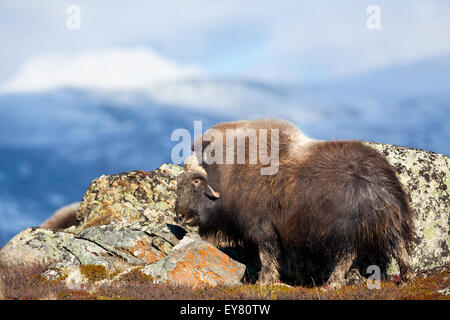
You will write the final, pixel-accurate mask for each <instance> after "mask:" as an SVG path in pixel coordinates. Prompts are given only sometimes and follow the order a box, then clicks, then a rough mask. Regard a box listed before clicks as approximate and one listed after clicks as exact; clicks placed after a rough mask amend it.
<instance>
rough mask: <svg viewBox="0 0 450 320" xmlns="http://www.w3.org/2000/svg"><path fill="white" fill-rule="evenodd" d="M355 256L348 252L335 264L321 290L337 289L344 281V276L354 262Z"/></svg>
mask: <svg viewBox="0 0 450 320" xmlns="http://www.w3.org/2000/svg"><path fill="white" fill-rule="evenodd" d="M355 257H356V254H355V253H354V252H348V253H346V254H345V255H344V256H342V258H340V259H339V261H338V262H337V263H336V266H335V267H334V270H333V272H332V273H331V276H330V278H328V280H327V282H326V283H325V285H324V286H323V289H339V288H340V287H341V286H342V285H343V284H344V280H345V275H346V274H347V272H348V271H349V270H350V267H351V266H352V264H353V261H355Z"/></svg>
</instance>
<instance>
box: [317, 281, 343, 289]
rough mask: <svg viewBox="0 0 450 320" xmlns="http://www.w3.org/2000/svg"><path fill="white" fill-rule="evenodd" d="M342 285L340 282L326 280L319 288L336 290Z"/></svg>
mask: <svg viewBox="0 0 450 320" xmlns="http://www.w3.org/2000/svg"><path fill="white" fill-rule="evenodd" d="M341 287H342V283H340V282H337V281H334V282H327V283H325V284H324V285H323V286H322V288H320V290H321V291H329V290H338V289H340V288H341Z"/></svg>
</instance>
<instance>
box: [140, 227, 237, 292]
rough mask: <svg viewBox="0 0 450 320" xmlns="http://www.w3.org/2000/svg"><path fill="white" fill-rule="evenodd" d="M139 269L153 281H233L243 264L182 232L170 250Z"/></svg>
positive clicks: (177, 282)
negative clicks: (169, 252)
mask: <svg viewBox="0 0 450 320" xmlns="http://www.w3.org/2000/svg"><path fill="white" fill-rule="evenodd" d="M141 272H143V273H144V274H146V275H148V276H151V277H152V278H153V279H154V281H155V282H157V283H159V282H164V283H171V284H187V285H189V286H192V287H196V286H198V285H204V284H206V285H211V286H215V285H218V284H222V285H236V284H238V283H239V281H240V280H241V279H242V276H243V275H244V272H245V265H243V264H241V263H239V262H237V261H235V260H233V259H230V258H229V257H228V256H227V255H226V254H224V253H223V252H222V251H220V250H219V249H217V248H216V247H214V246H213V245H211V244H210V243H208V242H206V241H203V240H201V239H200V237H199V236H198V235H196V234H194V235H190V236H185V237H184V238H183V240H181V241H180V243H178V244H177V245H176V246H175V247H174V248H173V250H172V252H171V254H170V255H168V256H167V257H165V258H164V259H161V260H159V261H158V262H156V263H153V264H149V265H147V266H145V267H144V268H142V269H141Z"/></svg>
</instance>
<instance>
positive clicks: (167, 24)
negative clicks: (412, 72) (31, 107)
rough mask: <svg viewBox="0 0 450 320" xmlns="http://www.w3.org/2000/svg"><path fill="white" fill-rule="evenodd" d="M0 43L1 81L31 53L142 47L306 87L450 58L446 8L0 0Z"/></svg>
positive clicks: (230, 72) (223, 72) (210, 69)
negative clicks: (71, 18)
mask: <svg viewBox="0 0 450 320" xmlns="http://www.w3.org/2000/svg"><path fill="white" fill-rule="evenodd" d="M71 4H74V5H78V6H79V7H80V8H81V29H80V30H72V31H71V30H68V29H67V27H66V19H67V13H66V8H67V7H68V6H69V5H71ZM369 5H378V6H379V7H380V9H381V29H380V30H376V31H375V30H369V29H368V28H367V27H366V20H367V17H368V16H367V13H366V9H367V7H368V6H369ZM0 41H1V42H2V45H1V50H0V70H1V71H2V72H1V73H0V84H2V83H5V82H7V81H9V80H10V79H11V78H13V77H14V76H15V75H17V73H18V72H19V70H20V69H21V68H22V67H23V66H24V65H26V63H27V62H29V61H30V60H32V59H34V58H36V57H40V56H48V55H60V56H64V55H71V56H76V55H79V54H82V53H84V52H87V51H92V50H104V51H108V50H114V49H133V48H142V47H144V48H148V49H149V50H151V51H152V52H155V53H157V54H158V55H160V56H161V57H164V58H165V59H168V60H169V61H171V62H173V63H174V64H176V65H190V66H195V67H198V68H200V69H202V70H203V71H204V73H205V74H207V75H208V76H211V77H231V78H244V79H254V80H260V81H270V82H300V83H312V82H321V81H330V80H333V79H339V78H341V77H347V76H352V75H355V74H361V73H364V72H368V71H373V70H377V69H380V68H384V67H390V66H393V65H399V64H408V63H412V62H416V61H420V60H423V59H428V58H434V57H439V56H447V55H450V2H449V1H433V0H427V1H425V0H419V1H414V0H396V1H391V0H384V1H365V0H361V1H348V0H345V1H332V0H326V1H312V0H311V1H298V0H297V1H265V0H258V1H255V0H250V1H235V0H228V1H206V0H203V1H196V0H193V1H183V0H171V1H164V2H163V1H99V0H94V1H92V0H91V1H87V0H84V1H81V0H74V1H57V0H46V1H27V0H10V1H8V0H6V1H5V0H3V1H2V2H1V3H0Z"/></svg>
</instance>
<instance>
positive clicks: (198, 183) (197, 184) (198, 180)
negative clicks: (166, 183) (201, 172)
mask: <svg viewBox="0 0 450 320" xmlns="http://www.w3.org/2000/svg"><path fill="white" fill-rule="evenodd" d="M200 182H201V181H200V179H194V180H193V181H192V184H193V185H194V186H196V187H198V186H199V185H200Z"/></svg>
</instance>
